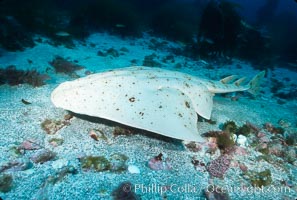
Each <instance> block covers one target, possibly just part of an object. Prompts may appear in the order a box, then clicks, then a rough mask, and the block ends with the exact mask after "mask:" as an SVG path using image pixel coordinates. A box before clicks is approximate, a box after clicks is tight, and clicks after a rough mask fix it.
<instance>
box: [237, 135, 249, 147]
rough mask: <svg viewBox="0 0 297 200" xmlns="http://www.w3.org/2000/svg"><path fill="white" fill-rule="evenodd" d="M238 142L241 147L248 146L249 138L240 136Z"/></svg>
mask: <svg viewBox="0 0 297 200" xmlns="http://www.w3.org/2000/svg"><path fill="white" fill-rule="evenodd" d="M236 142H237V144H238V145H239V146H241V147H246V146H247V138H246V137H245V136H244V135H238V137H237V140H236Z"/></svg>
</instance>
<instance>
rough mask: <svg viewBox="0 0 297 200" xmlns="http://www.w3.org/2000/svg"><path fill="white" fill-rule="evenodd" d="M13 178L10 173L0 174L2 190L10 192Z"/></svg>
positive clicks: (0, 187) (0, 190)
mask: <svg viewBox="0 0 297 200" xmlns="http://www.w3.org/2000/svg"><path fill="white" fill-rule="evenodd" d="M12 182H13V178H12V176H11V175H9V174H3V175H0V192H4V193H5V192H9V191H10V190H11V189H12Z"/></svg>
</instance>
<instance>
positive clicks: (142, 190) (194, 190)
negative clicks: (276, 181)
mask: <svg viewBox="0 0 297 200" xmlns="http://www.w3.org/2000/svg"><path fill="white" fill-rule="evenodd" d="M122 189H123V191H124V192H130V191H133V192H135V193H138V194H148V193H151V194H153V193H156V194H161V195H162V194H164V193H180V194H182V193H183V194H186V193H188V194H201V192H203V191H205V192H210V193H245V194H260V193H262V194H264V193H267V194H268V193H274V194H280V193H283V194H285V193H287V194H288V193H290V192H291V189H290V188H289V187H277V186H267V187H263V186H262V187H252V186H251V187H238V186H221V187H217V186H215V185H211V184H210V185H208V186H206V187H202V186H201V185H192V184H184V185H178V184H171V185H161V184H156V183H153V184H148V185H145V184H135V185H133V186H132V185H129V184H127V185H126V186H124V187H123V188H122Z"/></svg>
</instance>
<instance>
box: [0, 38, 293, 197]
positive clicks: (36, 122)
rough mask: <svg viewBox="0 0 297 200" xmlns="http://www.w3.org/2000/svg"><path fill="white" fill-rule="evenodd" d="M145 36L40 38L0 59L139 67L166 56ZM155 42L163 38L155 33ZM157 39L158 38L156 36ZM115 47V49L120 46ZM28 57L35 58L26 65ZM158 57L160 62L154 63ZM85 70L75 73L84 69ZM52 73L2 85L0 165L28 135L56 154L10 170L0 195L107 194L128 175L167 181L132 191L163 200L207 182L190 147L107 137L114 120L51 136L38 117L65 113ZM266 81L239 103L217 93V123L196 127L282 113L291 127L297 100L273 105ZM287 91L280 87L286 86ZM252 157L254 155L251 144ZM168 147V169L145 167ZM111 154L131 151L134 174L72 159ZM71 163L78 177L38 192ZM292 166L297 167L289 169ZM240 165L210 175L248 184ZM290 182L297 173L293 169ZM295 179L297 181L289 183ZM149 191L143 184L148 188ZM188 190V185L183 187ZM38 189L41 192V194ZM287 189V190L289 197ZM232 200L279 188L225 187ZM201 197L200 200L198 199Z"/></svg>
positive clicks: (76, 123)
mask: <svg viewBox="0 0 297 200" xmlns="http://www.w3.org/2000/svg"><path fill="white" fill-rule="evenodd" d="M150 39H151V37H150V36H148V35H145V36H144V37H143V38H141V39H121V38H118V37H115V36H110V35H108V34H104V33H101V34H95V35H92V36H91V37H90V38H89V39H88V40H87V41H86V46H84V45H82V44H81V43H80V42H78V43H76V48H75V49H67V48H64V47H53V46H50V45H48V44H45V43H40V44H38V45H36V46H35V47H34V48H32V49H27V50H25V51H24V52H16V53H5V54H4V55H3V56H2V57H0V67H6V66H8V65H15V66H16V67H17V68H18V69H33V68H36V69H37V70H38V71H40V72H43V73H44V72H45V71H46V68H48V67H50V66H49V64H48V62H49V61H51V60H52V59H53V58H54V56H56V55H60V56H63V57H65V58H69V59H70V60H78V61H79V62H78V64H80V65H83V66H85V67H86V70H90V71H92V72H100V71H104V70H108V69H114V68H121V67H126V66H130V65H131V63H130V61H131V60H132V59H136V60H137V64H139V65H141V64H142V61H143V59H144V56H146V55H150V54H152V53H155V54H156V55H158V56H159V57H160V59H159V60H162V58H163V57H165V56H166V55H169V54H170V53H169V52H166V49H160V50H156V51H154V50H150V49H148V45H149V44H150ZM156 39H157V40H161V39H158V38H156ZM161 41H162V40H161ZM91 43H94V44H96V47H91V46H90V44H91ZM169 45H170V46H171V47H180V48H181V46H180V45H179V44H175V43H172V42H169ZM122 47H125V48H127V49H128V50H129V52H125V53H124V55H121V56H120V57H117V58H112V57H110V56H107V57H100V56H97V52H98V50H103V51H104V50H107V49H109V48H114V49H116V50H118V51H119V49H120V48H122ZM119 52H120V51H119ZM27 59H30V60H32V61H33V63H32V64H29V63H28V61H27ZM160 62H161V61H160ZM176 63H181V64H182V65H183V67H182V68H181V69H175V70H181V71H184V72H187V73H191V74H193V75H197V76H201V77H206V78H214V79H220V77H221V76H222V75H230V74H238V75H244V76H247V77H249V78H251V77H252V76H253V75H254V74H256V73H257V71H256V70H253V69H252V68H251V67H250V66H248V65H247V64H245V63H242V62H240V61H236V62H235V63H234V64H233V65H228V66H224V67H217V68H216V69H215V70H209V69H206V68H205V67H203V64H202V63H201V62H197V61H193V60H191V59H189V58H185V57H182V56H175V63H167V64H164V67H166V68H168V69H174V65H175V64H176ZM185 63H187V64H186V65H184V64H185ZM238 63H239V64H240V65H242V68H241V69H240V68H237V67H236V64H238ZM84 71H85V70H81V71H80V72H78V74H79V75H83V74H84ZM272 74H275V78H276V79H278V80H280V81H283V79H284V78H290V80H291V81H289V82H284V84H285V85H290V84H292V83H295V84H296V80H297V74H296V73H295V72H288V71H287V70H285V69H280V68H278V69H276V70H274V71H270V73H269V74H268V76H269V77H270V76H271V75H272ZM49 75H50V76H51V77H52V79H51V80H50V81H48V84H47V85H45V86H42V87H40V88H32V87H30V86H28V85H20V86H14V87H11V86H8V85H2V86H0V99H1V101H0V152H1V157H0V166H1V165H2V164H4V163H7V162H9V161H11V160H15V159H16V157H15V155H13V153H12V150H11V147H13V146H17V145H18V144H20V143H21V142H23V141H24V140H28V139H31V140H34V141H36V143H38V144H40V145H42V146H43V147H44V148H47V149H50V150H52V151H54V152H56V153H57V158H58V160H56V161H49V162H46V163H44V164H37V165H36V164H34V166H33V168H32V169H29V170H26V171H19V172H13V173H11V174H12V175H13V177H14V182H13V188H12V190H11V191H10V192H8V193H0V197H1V198H3V199H22V200H23V199H24V200H25V199H43V198H42V195H44V196H45V197H47V198H48V199H55V200H60V199H61V200H62V199H63V200H66V199H111V196H110V194H111V192H112V190H113V189H115V188H116V187H117V186H118V185H119V184H120V183H121V182H124V181H130V182H132V183H133V184H135V185H137V186H139V187H141V186H143V187H153V186H154V185H152V184H155V186H156V187H157V188H159V187H161V186H162V187H164V186H170V185H173V189H174V190H175V191H174V192H169V191H168V192H166V194H161V192H160V191H155V190H154V191H152V192H146V191H145V190H144V189H145V188H143V190H140V189H138V190H137V191H136V193H137V194H139V195H140V196H141V197H142V199H162V198H164V197H165V196H167V197H168V199H199V196H201V190H202V189H204V188H206V186H207V184H208V179H209V175H208V173H207V172H199V171H197V170H195V169H194V167H193V165H192V164H191V157H192V156H194V155H195V153H193V152H190V151H189V150H188V149H186V148H185V147H184V146H183V145H182V143H181V142H180V141H171V140H168V141H167V140H164V138H163V139H162V138H158V137H157V138H156V137H154V136H156V135H155V134H153V135H152V136H149V135H147V134H145V135H143V134H141V133H139V134H136V135H133V136H119V137H116V138H114V137H113V135H112V131H113V126H115V125H116V124H115V123H108V124H106V123H100V122H99V123H94V122H90V121H86V120H83V119H79V118H73V119H72V120H71V125H69V126H66V127H64V128H63V129H61V130H60V131H58V132H57V133H56V134H55V135H47V134H46V133H45V131H43V130H42V129H41V125H40V124H41V123H42V122H43V121H44V120H45V119H46V118H49V119H63V116H64V115H65V114H66V111H63V110H61V109H57V108H55V107H54V106H53V105H52V103H51V102H50V94H51V91H52V90H53V89H54V88H55V87H56V86H57V85H58V84H59V83H61V82H63V81H65V80H68V79H70V78H69V77H68V76H66V75H55V73H54V72H50V74H49ZM270 84H271V83H270V81H269V79H266V80H264V82H263V91H265V93H264V94H263V95H262V97H260V98H257V99H251V98H249V97H247V96H243V97H240V98H239V100H238V101H231V100H230V98H224V97H220V96H218V97H215V98H214V109H213V114H212V119H213V120H215V121H217V124H216V125H210V124H208V123H205V122H203V123H199V131H200V132H201V133H204V132H207V131H209V130H218V129H219V125H220V124H222V123H224V122H225V121H227V120H234V121H236V123H237V124H238V125H242V124H244V123H245V122H246V121H249V122H252V123H253V124H256V125H258V126H261V125H262V124H263V123H265V122H271V123H273V124H274V125H276V126H278V124H277V123H278V121H279V120H280V119H284V120H285V121H287V122H290V123H291V124H292V126H293V127H295V128H296V122H297V119H296V114H297V104H296V100H292V101H289V102H286V103H285V104H283V105H280V104H278V103H277V99H275V98H272V95H271V93H270V92H269V88H270ZM284 90H285V88H284ZM21 99H26V100H28V101H29V102H31V103H32V104H31V105H24V104H23V103H22V102H21ZM91 129H100V130H102V131H103V132H104V133H105V135H106V136H107V138H108V141H104V140H99V141H95V140H93V139H92V138H90V136H89V135H88V133H89V130H91ZM50 138H63V139H64V143H63V144H62V145H61V146H58V147H53V146H52V145H50V144H49V143H48V140H49V139H50ZM249 150H250V151H251V153H250V157H253V156H254V155H255V154H256V153H255V152H253V150H252V149H250V148H249ZM161 152H163V153H166V154H167V156H168V157H169V158H170V160H171V163H172V165H173V170H169V171H153V170H151V169H149V168H148V166H147V162H148V160H149V159H150V158H152V157H154V156H156V155H158V154H159V153H161ZM32 153H33V152H32V151H27V152H26V154H25V155H23V156H22V157H25V158H29V157H30V155H31V154H32ZM113 153H123V154H125V155H126V156H128V157H129V160H128V164H133V165H136V166H137V167H139V169H140V171H141V173H140V174H130V173H129V172H128V171H125V172H122V173H114V172H109V171H106V172H100V173H99V172H90V171H89V172H85V171H82V170H81V167H80V163H79V161H78V159H77V158H78V157H80V156H81V155H102V156H110V155H111V154H113ZM196 155H198V157H199V159H201V160H203V161H204V162H205V163H207V162H209V161H210V160H212V159H213V158H212V157H210V155H208V154H207V155H199V153H196ZM244 159H246V163H250V164H249V167H250V168H251V169H253V170H259V168H261V169H262V168H269V169H271V171H272V173H273V174H282V175H283V176H284V177H285V176H287V174H286V173H284V172H281V171H280V170H281V169H278V168H277V167H275V166H273V165H271V164H268V163H262V164H261V166H259V165H260V163H257V162H253V161H251V160H249V159H248V158H243V160H244ZM63 165H73V166H74V167H75V168H76V169H78V171H79V173H78V174H76V175H71V174H69V175H67V176H65V177H64V179H63V180H62V181H60V182H58V183H56V184H55V185H53V186H51V185H50V186H49V187H47V190H46V191H45V190H42V185H43V184H44V182H45V181H46V180H47V179H48V177H49V176H50V175H54V174H55V173H56V172H57V169H56V168H57V166H63ZM291 167H292V168H293V169H295V171H296V166H295V167H293V166H291ZM238 173H239V171H238V169H237V168H236V169H235V168H234V169H233V168H232V169H230V170H229V171H228V173H227V174H226V177H225V179H224V180H216V183H217V184H218V185H224V184H225V185H226V184H227V185H228V184H229V185H232V184H235V185H236V184H238V183H239V182H240V183H241V184H242V183H246V182H247V181H245V180H243V178H241V179H239V178H238V177H240V176H239V175H238ZM293 176H294V178H295V180H296V178H297V177H296V176H297V173H295V174H293ZM274 183H275V184H276V185H278V186H279V181H278V180H276V179H274ZM295 184H296V182H295ZM185 185H186V186H190V187H192V189H193V187H195V189H196V190H197V191H196V192H195V191H193V190H191V191H189V190H188V191H184V192H183V191H181V192H178V191H176V190H177V187H182V186H185ZM147 189H148V188H147ZM188 189H189V188H188ZM41 194H42V195H41ZM286 195H287V196H289V198H288V199H294V195H295V197H296V191H293V190H292V191H291V192H290V193H286ZM290 195H291V196H290ZM230 196H231V198H232V199H270V198H271V199H281V197H283V194H281V193H279V192H266V193H261V192H258V193H250V194H249V193H245V192H243V191H238V190H237V191H235V192H232V193H230ZM201 199H202V198H201Z"/></svg>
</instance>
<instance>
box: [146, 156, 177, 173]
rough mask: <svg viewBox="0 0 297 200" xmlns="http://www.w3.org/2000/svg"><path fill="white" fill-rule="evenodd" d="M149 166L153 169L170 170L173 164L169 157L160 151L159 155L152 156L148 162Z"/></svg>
mask: <svg viewBox="0 0 297 200" xmlns="http://www.w3.org/2000/svg"><path fill="white" fill-rule="evenodd" d="M148 166H149V168H150V169H152V170H170V169H172V166H171V164H170V162H169V159H168V158H165V157H163V154H162V153H160V154H159V155H158V156H155V157H154V158H151V159H150V160H149V162H148Z"/></svg>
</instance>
